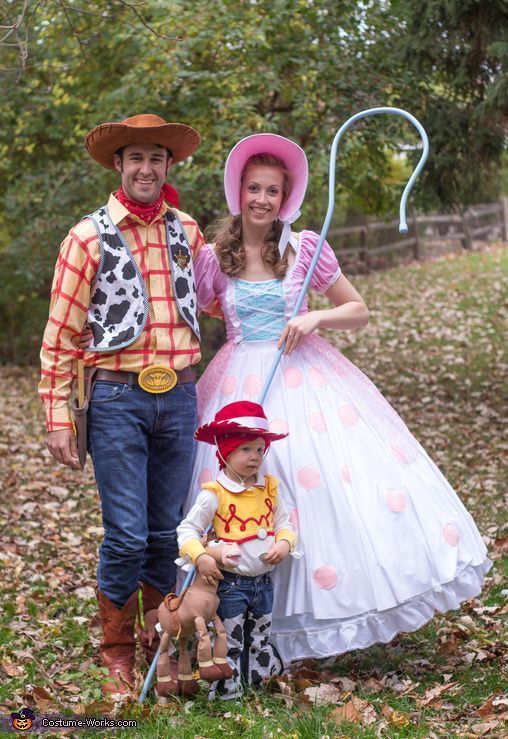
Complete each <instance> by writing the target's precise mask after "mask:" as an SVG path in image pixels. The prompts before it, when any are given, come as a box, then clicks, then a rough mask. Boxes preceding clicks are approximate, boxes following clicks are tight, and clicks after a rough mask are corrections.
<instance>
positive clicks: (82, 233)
mask: <svg viewBox="0 0 508 739" xmlns="http://www.w3.org/2000/svg"><path fill="white" fill-rule="evenodd" d="M168 207H169V206H168V205H167V203H165V202H164V203H163V204H162V206H161V209H160V211H159V214H158V215H157V216H156V217H155V218H154V219H153V220H152V222H151V223H149V224H147V223H145V222H144V221H142V220H141V219H140V218H138V217H137V216H135V215H133V214H132V213H130V212H129V211H128V210H127V208H125V207H124V206H123V205H122V203H120V202H119V201H118V200H117V199H116V198H115V196H114V195H111V196H110V198H109V202H108V208H109V214H110V216H111V220H112V221H113V223H114V225H115V226H117V227H118V228H119V230H120V231H121V232H122V234H123V236H124V238H125V240H126V241H127V244H128V246H129V248H130V250H131V253H132V255H133V257H134V259H135V261H136V264H137V265H138V267H139V269H140V272H141V275H142V277H143V280H144V281H145V285H146V287H147V293H148V301H149V316H148V320H147V322H146V326H145V328H144V330H143V331H142V332H141V334H140V335H139V336H138V338H137V339H136V340H135V341H134V342H133V343H132V344H130V345H129V346H127V347H126V348H125V349H121V350H119V351H116V352H108V353H95V352H88V353H85V363H86V365H87V366H97V367H102V368H103V369H110V370H126V371H128V372H140V371H141V370H142V369H143V368H144V367H148V366H149V365H150V364H154V363H157V364H162V365H164V366H166V367H172V368H173V369H176V370H181V369H184V368H185V367H187V366H189V365H192V364H196V363H197V362H199V360H200V358H201V354H200V351H199V342H198V340H197V338H196V336H195V335H194V333H193V332H192V330H191V329H190V328H189V326H188V325H187V323H185V321H184V320H183V319H182V318H181V316H180V314H179V312H178V308H177V305H176V301H175V297H174V295H173V288H172V285H171V268H170V265H169V261H168V249H167V243H166V228H165V222H164V218H163V216H164V214H165V213H166V211H167V210H168ZM174 210H176V213H177V215H178V217H179V218H180V221H181V222H182V225H183V227H184V229H185V232H186V234H187V238H188V240H189V244H190V247H191V250H192V256H193V259H194V260H195V259H196V257H197V255H198V252H199V249H200V248H201V246H202V245H203V236H202V234H201V231H200V230H199V227H198V225H197V223H196V221H195V220H194V219H192V218H191V217H190V216H188V215H187V214H186V213H182V212H181V211H179V210H177V209H174ZM99 258H100V249H99V239H98V237H97V231H96V229H95V226H94V225H93V223H92V221H91V220H90V219H89V218H87V219H85V220H83V221H81V222H80V223H78V224H77V226H75V227H74V228H73V229H71V231H70V232H69V234H68V236H67V237H66V238H65V240H64V241H63V242H62V245H61V247H60V254H59V256H58V260H57V263H56V268H55V275H54V278H53V286H52V289H51V303H50V309H49V320H48V323H47V325H46V330H45V332H44V338H43V342H42V350H41V381H40V383H39V395H40V397H41V400H42V402H43V403H44V406H45V410H46V428H47V430H48V431H57V430H58V429H62V428H69V427H70V426H71V421H70V418H69V411H68V400H69V395H70V393H71V389H72V384H73V380H74V377H75V375H76V364H75V363H76V345H75V341H76V338H77V337H78V336H79V334H80V333H81V331H82V329H83V326H84V324H85V322H86V315H87V311H88V306H89V302H90V289H91V285H92V282H93V280H94V278H95V276H96V274H97V270H98V266H99Z"/></svg>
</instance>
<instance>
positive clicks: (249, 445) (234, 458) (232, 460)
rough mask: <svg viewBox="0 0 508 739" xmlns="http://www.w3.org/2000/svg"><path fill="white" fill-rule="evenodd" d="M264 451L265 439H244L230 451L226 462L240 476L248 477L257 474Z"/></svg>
mask: <svg viewBox="0 0 508 739" xmlns="http://www.w3.org/2000/svg"><path fill="white" fill-rule="evenodd" d="M264 452H265V440H264V439H263V438H261V437H259V438H258V439H253V440H252V441H244V442H243V443H242V444H241V445H240V446H239V447H237V448H236V449H235V451H234V452H231V454H230V455H229V456H228V457H227V459H226V462H227V464H228V465H230V466H231V467H232V468H233V470H234V471H235V472H237V473H238V474H239V475H241V476H242V477H250V476H251V475H257V473H258V471H259V468H260V467H261V463H262V461H263V454H264Z"/></svg>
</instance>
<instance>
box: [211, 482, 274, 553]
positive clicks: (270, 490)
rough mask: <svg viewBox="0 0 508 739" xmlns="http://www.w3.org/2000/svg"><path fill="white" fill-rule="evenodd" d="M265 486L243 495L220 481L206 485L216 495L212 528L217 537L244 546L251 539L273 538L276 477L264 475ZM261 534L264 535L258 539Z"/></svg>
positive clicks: (247, 490)
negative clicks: (216, 501) (232, 490)
mask: <svg viewBox="0 0 508 739" xmlns="http://www.w3.org/2000/svg"><path fill="white" fill-rule="evenodd" d="M264 477H265V487H264V488H259V487H251V488H247V489H246V490H244V491H243V492H242V493H230V492H229V490H226V489H225V488H223V487H222V485H221V484H220V483H219V482H205V483H204V484H203V485H202V487H203V488H204V489H205V490H211V491H212V492H214V493H215V494H216V495H217V498H218V506H217V512H216V514H215V516H214V519H213V528H214V530H215V533H216V534H217V538H219V539H222V540H223V541H236V542H237V543H239V544H241V543H242V542H244V541H249V539H257V538H261V539H263V538H265V537H266V536H274V535H275V534H274V530H273V517H274V511H275V504H276V502H277V485H278V480H277V478H275V477H273V475H265V476H264ZM260 529H262V531H261V536H259V533H260Z"/></svg>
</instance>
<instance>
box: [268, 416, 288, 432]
mask: <svg viewBox="0 0 508 739" xmlns="http://www.w3.org/2000/svg"><path fill="white" fill-rule="evenodd" d="M268 429H269V430H270V431H271V432H272V434H287V433H288V430H289V426H288V422H287V421H286V419H285V418H272V420H271V421H270V422H269V424H268Z"/></svg>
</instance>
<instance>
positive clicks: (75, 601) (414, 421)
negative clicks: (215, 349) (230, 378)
mask: <svg viewBox="0 0 508 739" xmlns="http://www.w3.org/2000/svg"><path fill="white" fill-rule="evenodd" d="M353 281H354V284H355V285H356V286H357V287H358V289H359V290H360V292H361V293H362V295H363V296H364V297H365V299H366V301H367V304H368V305H369V308H370V310H371V322H370V324H369V327H368V328H367V329H366V330H364V331H362V332H360V333H357V334H351V335H349V334H342V335H339V336H337V334H335V335H332V334H331V333H329V334H328V338H329V339H330V340H332V341H336V342H337V343H338V345H339V346H340V347H341V349H342V350H343V351H344V352H345V353H346V354H347V356H348V357H349V358H350V359H352V360H353V361H354V362H355V363H356V364H357V365H358V366H359V367H360V368H361V369H362V370H363V371H365V372H366V373H367V374H368V375H369V376H370V377H371V379H372V380H374V382H375V383H376V384H377V385H378V387H379V389H380V390H381V391H382V392H383V393H384V394H385V396H386V397H387V398H388V399H389V400H390V402H391V403H392V404H393V405H394V407H395V408H396V410H397V411H398V412H399V413H400V415H401V416H402V417H403V418H404V419H405V421H406V422H407V424H408V426H409V427H410V429H411V430H412V431H413V433H414V434H415V435H416V436H417V438H418V439H419V440H420V441H421V442H422V444H423V445H424V447H425V448H426V449H427V451H428V452H429V454H430V455H431V456H432V457H433V459H434V460H435V461H436V463H437V464H438V465H439V466H440V468H441V469H442V470H443V472H444V473H445V475H446V476H447V477H448V479H449V480H450V482H451V484H452V485H453V486H454V487H455V489H456V490H457V491H458V493H459V495H460V497H461V498H462V500H463V501H464V503H465V504H466V506H467V507H468V509H469V510H470V512H471V513H472V515H473V516H474V518H475V520H476V522H477V524H478V526H479V528H480V530H481V532H482V534H483V535H484V539H485V542H486V544H487V547H488V549H489V553H490V556H491V558H492V560H493V562H494V566H493V568H492V570H491V571H490V573H489V575H488V577H487V581H486V584H485V587H484V590H483V592H482V593H481V595H480V596H479V597H478V598H476V599H473V600H471V601H469V602H468V603H465V604H464V605H463V607H462V609H461V610H460V611H456V612H452V613H448V614H446V615H437V616H436V617H435V618H434V619H433V620H432V622H430V623H429V624H428V625H427V626H426V627H425V628H423V629H421V630H420V631H418V632H416V633H413V634H402V635H399V636H398V637H397V638H396V639H395V640H393V641H392V642H391V643H390V644H388V645H374V646H373V647H371V648H370V649H366V650H364V651H357V652H352V653H349V654H346V655H342V656H341V657H339V658H337V659H335V660H333V659H331V660H327V661H324V662H314V661H312V660H308V661H305V662H304V663H303V664H300V665H298V666H295V669H294V670H293V671H292V673H291V674H290V675H289V676H284V677H283V678H282V679H281V680H279V681H276V683H275V684H274V685H272V686H271V690H270V691H266V692H264V693H262V694H259V695H254V694H253V695H247V696H246V697H245V699H244V700H243V702H242V703H241V704H233V705H230V704H228V703H219V702H217V703H208V702H207V700H206V697H205V696H200V697H198V698H197V699H196V700H195V701H188V702H184V701H175V702H174V703H171V704H169V705H167V706H159V705H157V703H156V701H155V699H154V697H153V695H150V697H149V698H148V699H147V701H146V703H145V705H144V706H143V707H138V706H137V705H136V704H132V705H127V706H121V707H116V708H115V707H113V706H112V705H111V704H105V703H102V702H101V694H100V686H101V679H102V672H101V670H100V668H98V667H97V665H96V655H97V647H98V641H99V631H98V623H97V616H96V610H97V608H96V602H95V597H94V590H93V586H94V582H95V567H96V557H97V546H98V543H99V540H100V537H101V532H102V528H101V519H100V512H99V506H98V498H97V495H96V492H95V487H94V483H93V475H92V472H91V469H90V467H91V465H90V464H88V466H87V470H86V471H85V473H84V474H83V475H77V474H76V473H73V472H71V471H70V470H67V469H66V468H63V467H59V466H56V464H53V462H52V460H51V459H50V457H49V455H48V453H47V452H46V450H45V446H44V433H43V417H42V413H41V410H40V408H39V404H38V400H37V396H36V393H35V384H36V372H37V368H36V360H35V359H34V368H33V369H30V368H18V367H12V366H11V367H4V368H3V369H2V394H1V398H0V408H1V411H2V419H3V420H2V426H1V428H0V482H1V490H2V518H3V520H4V524H3V525H2V530H1V532H0V542H1V546H0V563H1V567H2V578H1V583H0V603H1V609H0V676H1V679H0V715H3V716H4V718H5V722H4V729H5V730H6V729H7V716H8V715H9V714H10V712H11V711H18V710H20V709H21V708H22V707H24V706H27V707H29V708H31V709H32V710H33V711H35V712H36V713H38V714H41V713H45V714H61V713H66V714H71V713H79V714H81V715H85V714H86V715H91V716H104V715H106V714H108V715H110V716H111V717H113V716H114V715H116V716H117V717H122V718H124V719H126V718H131V719H134V720H136V721H137V724H138V725H137V728H136V729H125V730H117V731H115V732H108V731H102V732H101V733H102V735H111V736H113V735H114V736H116V737H124V736H129V737H132V736H136V737H145V736H146V737H155V736H161V737H177V738H178V739H180V737H181V738H182V739H184V738H187V737H188V738H189V739H191V738H192V739H194V738H198V737H200V738H205V737H206V739H215V738H219V737H223V736H231V737H248V738H249V739H250V738H252V739H267V738H268V737H280V738H281V739H283V738H285V739H289V738H290V737H294V738H295V739H304V738H307V737H308V738H309V739H311V738H312V739H315V738H316V737H318V738H319V737H334V738H335V737H378V736H389V737H422V738H423V737H425V738H427V737H475V736H486V735H487V736H493V737H494V736H496V737H500V736H502V735H503V729H502V726H503V721H505V720H506V718H507V717H508V698H507V696H506V694H504V695H503V691H506V684H507V683H506V678H504V677H503V667H505V666H506V665H505V664H503V660H506V649H505V644H506V631H505V632H504V633H503V617H504V616H505V615H506V612H507V606H506V594H507V592H508V590H507V588H508V585H507V584H506V558H504V559H503V554H506V547H507V537H506V529H505V530H504V531H503V525H505V524H506V503H505V501H504V500H503V494H504V492H505V490H506V477H507V475H506V458H507V454H506V452H507V448H508V442H507V437H506V435H504V436H503V426H505V425H506V418H507V413H506V408H507V400H508V398H507V395H508V382H507V374H508V373H507V369H508V361H507V357H506V353H503V352H506V344H505V337H506V326H507V321H506V318H507V312H508V311H507V302H506V301H507V296H508V250H507V249H506V248H503V247H502V246H500V245H498V246H492V247H488V248H485V249H483V250H482V251H478V252H473V253H468V254H463V255H459V256H453V257H449V258H444V259H440V260H437V261H431V262H423V263H421V264H412V265H409V266H405V267H400V268H397V269H393V270H389V271H386V272H378V273H374V274H372V275H369V276H364V277H358V278H356V279H354V280H353ZM503 459H504V460H505V463H504V467H503ZM503 567H504V573H503ZM503 574H504V577H503ZM142 677H144V673H143V672H141V671H140V680H142ZM1 729H2V727H1V726H0V731H1ZM96 735H97V733H96V732H90V731H85V732H83V733H80V734H79V736H80V737H87V736H96ZM46 736H52V735H51V734H46ZM76 736H78V735H76Z"/></svg>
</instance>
